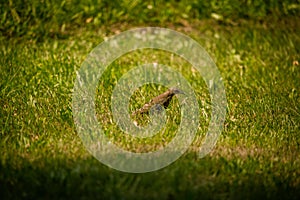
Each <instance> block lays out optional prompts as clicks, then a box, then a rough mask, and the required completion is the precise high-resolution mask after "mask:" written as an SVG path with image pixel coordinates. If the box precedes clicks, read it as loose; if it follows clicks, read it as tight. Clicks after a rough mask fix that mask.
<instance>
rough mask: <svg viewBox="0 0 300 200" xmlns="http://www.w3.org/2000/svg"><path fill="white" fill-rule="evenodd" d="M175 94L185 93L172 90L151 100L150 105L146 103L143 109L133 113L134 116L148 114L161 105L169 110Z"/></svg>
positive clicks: (175, 89)
mask: <svg viewBox="0 0 300 200" xmlns="http://www.w3.org/2000/svg"><path fill="white" fill-rule="evenodd" d="M175 94H184V92H182V91H181V90H179V89H177V88H170V89H168V90H167V91H166V92H164V93H162V94H160V95H158V96H156V97H154V98H153V99H151V100H150V102H149V103H146V104H145V105H144V106H143V107H142V108H140V109H138V110H136V111H135V112H133V113H132V115H136V114H145V113H148V112H149V110H150V108H151V107H152V106H155V105H161V106H163V107H164V108H167V107H168V105H169V104H170V101H171V99H172V97H173V96H174V95H175Z"/></svg>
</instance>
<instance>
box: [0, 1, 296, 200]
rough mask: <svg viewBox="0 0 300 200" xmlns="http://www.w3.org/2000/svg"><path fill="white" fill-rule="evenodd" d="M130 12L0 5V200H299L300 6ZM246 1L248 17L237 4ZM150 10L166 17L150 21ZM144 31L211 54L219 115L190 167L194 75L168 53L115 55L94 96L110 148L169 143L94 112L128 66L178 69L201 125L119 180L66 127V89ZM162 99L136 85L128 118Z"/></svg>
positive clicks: (203, 99)
mask: <svg viewBox="0 0 300 200" xmlns="http://www.w3.org/2000/svg"><path fill="white" fill-rule="evenodd" d="M11 2H12V1H11ZM95 2H96V1H95ZM132 2H133V3H132V5H131V4H130V5H129V3H128V2H126V1H122V3H123V4H122V5H121V4H117V3H112V4H109V3H108V1H107V2H106V1H102V3H101V4H93V3H94V1H87V3H79V4H78V5H77V6H74V5H75V3H74V2H72V1H63V3H61V2H53V3H50V2H48V1H44V4H43V6H42V5H41V3H38V2H34V3H31V2H27V4H28V5H30V6H27V7H26V6H22V5H23V4H22V3H21V1H20V2H18V1H16V2H13V3H10V4H9V3H1V4H2V5H3V6H1V13H0V14H1V17H2V21H1V40H0V44H1V45H0V48H1V50H0V75H1V76H0V106H1V109H0V131H1V132H0V138H1V140H0V151H1V154H0V155H1V156H0V197H1V199H22V198H25V199H74V198H75V199H141V198H146V199H158V198H161V199H254V198H256V199H298V198H299V197H300V192H299V191H300V157H299V154H300V104H299V102H300V64H297V63H299V62H300V56H299V55H300V37H299V35H300V31H299V29H298V28H297V27H299V26H300V23H299V22H300V18H299V14H297V13H299V12H296V11H299V1H284V2H282V3H277V1H268V2H267V3H263V2H259V1H251V2H252V3H251V2H250V1H239V2H242V3H240V4H238V3H237V1H235V0H231V1H225V3H223V4H221V5H219V4H217V3H216V2H217V1H210V2H211V3H209V1H207V2H206V1H205V2H204V1H194V2H192V3H190V4H187V3H186V2H184V1H179V2H176V3H177V4H175V1H167V3H166V5H163V3H162V2H161V1H151V2H150V3H149V2H145V3H139V1H132ZM134 2H135V3H134ZM155 2H156V6H155V7H153V8H152V9H149V8H147V6H148V5H153V4H154V3H155ZM226 2H227V3H226ZM246 2H248V4H249V5H248V7H249V9H246V8H245V7H243V6H240V5H245V4H247V3H246ZM126 3H127V4H128V5H127V4H126ZM27 4H26V5H27ZM73 4H74V5H73ZM126 5H127V7H126ZM176 5H177V6H176ZM122 6H123V7H122ZM189 6H193V7H192V8H190V7H189ZM104 8H105V9H107V11H111V12H103V13H102V15H101V16H100V14H99V12H97V10H99V9H100V10H101V9H104ZM130 9H131V10H130ZM159 9H161V10H164V14H162V16H161V17H156V14H155V13H157V12H159ZM34 10H35V12H33V11H34ZM141 10H143V11H144V12H141ZM122 11H123V12H122ZM129 11H130V12H129ZM15 12H16V13H17V14H15ZM212 13H216V14H218V15H220V16H222V18H221V19H218V20H217V19H216V16H215V15H211V14H212ZM138 14H139V15H140V17H139V18H138V19H137V20H135V19H136V16H137V15H138ZM185 14H188V15H185ZM4 17H5V18H4ZM89 18H91V20H92V21H91V22H88V21H89V20H87V19H89ZM97 20H98V21H97ZM150 25H151V26H163V27H168V28H172V29H174V30H178V31H181V32H183V33H186V34H187V35H189V36H191V37H192V38H193V39H195V40H196V41H198V42H199V43H200V44H201V45H202V46H203V47H204V48H205V49H206V50H207V51H208V52H209V54H210V55H211V56H212V58H213V59H214V61H215V62H216V64H217V66H218V68H219V70H220V72H221V75H222V77H223V80H224V85H225V88H226V95H227V101H228V113H227V116H226V121H225V123H224V131H223V132H222V134H221V136H220V137H219V139H218V143H217V144H216V146H215V148H214V150H213V151H212V152H211V153H210V154H209V155H208V156H206V157H204V158H202V159H200V158H199V157H198V155H197V152H198V150H199V146H200V145H201V141H202V136H203V134H205V131H206V130H207V126H208V122H209V118H210V107H209V104H210V99H209V96H208V91H207V89H206V87H205V84H204V81H203V79H202V78H201V76H200V74H198V73H193V69H192V67H191V66H190V65H189V64H188V63H187V62H186V61H184V60H183V59H181V58H178V57H176V56H172V55H171V54H169V53H167V52H163V51H151V50H144V51H137V52H133V53H131V54H128V55H124V56H123V57H121V58H120V59H118V60H117V61H115V62H114V63H113V64H112V65H111V66H109V70H108V71H107V72H106V74H105V77H104V78H103V79H101V80H100V81H99V88H98V91H97V94H98V97H99V99H98V100H99V101H97V102H96V107H97V111H98V119H99V120H100V119H107V121H104V123H106V126H105V128H107V131H106V134H107V135H108V136H109V137H111V138H112V140H113V141H114V142H115V143H118V145H120V146H122V147H124V148H128V149H129V150H133V151H134V150H136V151H140V152H141V151H147V150H149V149H153V148H157V145H158V146H159V145H164V144H165V143H167V142H168V141H169V140H171V139H172V138H173V137H174V134H173V135H172V131H171V130H173V129H175V128H176V126H173V124H172V123H170V124H168V130H169V131H170V132H171V133H169V134H163V133H161V134H159V135H157V136H155V137H153V138H152V139H135V138H132V137H128V136H126V135H124V134H122V132H121V131H120V130H119V129H118V128H117V127H116V126H115V125H114V124H113V123H110V120H109V119H110V117H111V113H110V112H103V111H107V110H109V108H110V96H111V93H112V90H113V87H114V86H115V84H116V81H117V80H118V79H119V78H120V77H121V76H122V74H124V73H125V72H127V71H128V70H130V69H131V68H132V67H133V66H135V65H137V64H143V63H148V62H154V61H155V62H159V63H161V64H166V65H169V66H172V67H173V68H174V69H176V70H178V71H180V72H181V73H182V74H183V75H184V76H185V77H186V78H187V80H189V81H190V84H191V86H192V87H193V89H194V90H195V93H196V95H197V100H198V102H199V105H201V107H200V116H199V118H200V119H201V122H204V123H201V125H200V126H199V129H198V132H197V138H196V139H195V141H194V142H193V144H192V145H191V147H190V148H189V150H188V152H187V153H185V154H184V155H183V156H182V157H181V158H180V159H179V160H177V161H176V162H174V163H173V164H171V165H170V166H168V167H166V168H164V169H161V170H159V171H155V172H151V173H145V174H129V173H122V172H118V171H116V170H114V169H111V168H109V167H107V166H105V165H103V164H101V163H100V162H99V161H98V160H96V159H95V158H94V157H92V155H91V154H90V153H89V152H88V151H87V150H86V149H85V147H84V145H83V143H82V141H81V140H80V138H79V136H78V135H77V133H76V130H75V125H74V122H73V116H72V107H71V106H72V89H73V84H74V81H75V77H76V70H78V69H79V67H80V65H81V63H82V62H83V61H84V59H85V58H86V55H87V54H88V53H89V52H90V51H91V50H92V49H93V48H94V47H96V46H97V45H98V44H99V43H100V42H102V41H103V40H104V39H105V38H106V37H108V36H110V35H113V34H114V33H118V32H120V31H123V30H127V29H130V28H133V27H141V26H150ZM164 90H165V88H164V87H159V86H157V85H147V86H144V87H141V88H140V90H139V91H137V92H136V93H134V96H133V97H132V99H131V105H130V109H131V110H135V109H136V108H139V107H140V106H141V105H143V103H145V102H147V101H148V100H149V99H151V98H152V97H153V96H155V95H157V94H159V93H160V92H163V91H164ZM100 97H101V98H100ZM100 99H101V100H104V101H100ZM177 103H178V102H177V101H176V100H174V101H173V102H172V103H171V105H170V107H169V108H168V110H167V113H168V114H170V116H171V117H170V118H169V122H171V121H172V116H174V117H177V120H178V119H179V117H178V116H179V109H178V106H177V105H178V104H177ZM141 120H142V122H143V123H147V121H145V120H146V118H145V119H144V118H143V119H141ZM143 120H144V121H143ZM162 140H163V141H165V143H163V144H162V143H160V141H162ZM128 141H130V142H128ZM128 143H130V145H128ZM153 145H154V146H153Z"/></svg>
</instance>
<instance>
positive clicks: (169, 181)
mask: <svg viewBox="0 0 300 200" xmlns="http://www.w3.org/2000/svg"><path fill="white" fill-rule="evenodd" d="M19 163H20V165H19V167H16V166H14V164H13V162H10V161H7V162H6V163H5V164H4V163H2V164H1V166H0V169H1V176H0V185H1V192H0V193H1V199H21V198H25V199H142V198H143V199H158V198H159V199H298V198H299V197H300V186H299V185H295V184H294V185H293V184H292V183H291V182H290V180H287V179H285V178H283V177H281V176H280V175H275V173H272V172H268V171H263V172H261V173H258V172H253V173H251V172H249V170H248V171H247V169H246V170H243V167H242V166H238V165H236V164H234V161H228V160H226V159H224V158H219V159H214V158H212V157H206V158H204V159H198V158H197V157H196V155H191V154H188V155H185V156H184V157H183V158H181V159H179V160H178V161H176V162H175V163H173V164H172V165H170V166H169V167H167V168H164V169H162V170H159V171H156V172H151V173H145V174H128V173H122V172H118V171H115V170H113V169H110V168H108V167H106V166H104V165H102V164H101V163H99V162H98V161H97V160H96V159H94V158H92V157H88V158H86V159H81V160H73V161H68V160H57V159H56V160H55V159H45V160H41V161H40V162H35V163H32V162H29V161H28V160H26V159H23V160H21V162H19ZM248 165H250V164H248ZM252 167H254V168H255V167H257V166H254V165H253V166H252Z"/></svg>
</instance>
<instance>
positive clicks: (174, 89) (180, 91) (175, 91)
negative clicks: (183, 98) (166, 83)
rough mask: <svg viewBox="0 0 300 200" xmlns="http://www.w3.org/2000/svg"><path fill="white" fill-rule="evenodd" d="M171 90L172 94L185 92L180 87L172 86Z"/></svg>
mask: <svg viewBox="0 0 300 200" xmlns="http://www.w3.org/2000/svg"><path fill="white" fill-rule="evenodd" d="M169 91H170V92H171V93H172V94H185V93H184V92H183V91H182V90H180V89H178V88H170V89H169Z"/></svg>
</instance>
